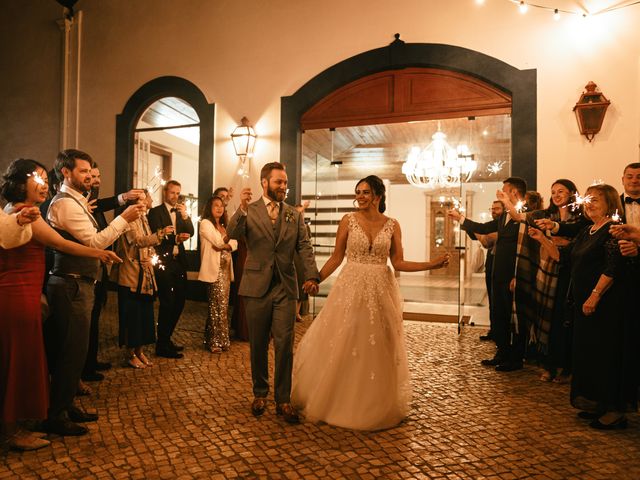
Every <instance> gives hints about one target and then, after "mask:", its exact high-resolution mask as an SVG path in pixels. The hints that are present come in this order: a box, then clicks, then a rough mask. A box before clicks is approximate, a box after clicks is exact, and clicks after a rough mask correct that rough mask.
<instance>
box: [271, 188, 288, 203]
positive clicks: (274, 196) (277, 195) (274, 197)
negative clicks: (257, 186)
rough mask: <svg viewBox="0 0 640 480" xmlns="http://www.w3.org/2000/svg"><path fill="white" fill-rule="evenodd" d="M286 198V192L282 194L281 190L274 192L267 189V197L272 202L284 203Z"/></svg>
mask: <svg viewBox="0 0 640 480" xmlns="http://www.w3.org/2000/svg"><path fill="white" fill-rule="evenodd" d="M285 196H286V192H282V191H280V190H273V189H271V187H267V197H269V198H270V199H271V200H275V201H276V202H282V201H283V200H284V197H285Z"/></svg>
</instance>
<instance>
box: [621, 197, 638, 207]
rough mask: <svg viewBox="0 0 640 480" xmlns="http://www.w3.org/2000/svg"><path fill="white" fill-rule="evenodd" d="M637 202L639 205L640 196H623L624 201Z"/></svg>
mask: <svg viewBox="0 0 640 480" xmlns="http://www.w3.org/2000/svg"><path fill="white" fill-rule="evenodd" d="M633 202H635V203H637V204H638V205H640V197H639V198H631V197H625V198H624V203H633Z"/></svg>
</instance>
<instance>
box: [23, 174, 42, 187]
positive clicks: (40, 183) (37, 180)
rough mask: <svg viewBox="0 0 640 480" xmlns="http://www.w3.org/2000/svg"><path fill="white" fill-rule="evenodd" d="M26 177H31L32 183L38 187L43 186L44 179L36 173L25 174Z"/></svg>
mask: <svg viewBox="0 0 640 480" xmlns="http://www.w3.org/2000/svg"><path fill="white" fill-rule="evenodd" d="M27 177H33V181H34V182H36V183H37V184H38V185H45V181H44V179H43V178H42V177H41V176H40V175H38V172H32V173H27Z"/></svg>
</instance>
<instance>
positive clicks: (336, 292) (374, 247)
mask: <svg viewBox="0 0 640 480" xmlns="http://www.w3.org/2000/svg"><path fill="white" fill-rule="evenodd" d="M355 194H356V202H357V207H358V211H357V212H354V213H350V214H347V215H345V216H344V217H343V218H342V220H341V221H340V225H339V227H338V232H337V235H336V246H335V250H334V252H333V254H332V256H331V258H329V260H328V261H327V263H326V264H325V265H324V267H323V268H322V271H321V272H320V279H321V281H322V280H324V279H326V278H327V277H329V276H330V275H331V274H332V273H333V272H334V271H335V270H336V269H337V268H338V267H339V266H340V264H341V263H342V260H343V259H344V256H345V255H346V256H347V263H346V265H345V266H344V267H343V268H342V271H341V272H340V274H339V275H338V278H337V279H336V282H335V284H334V286H333V287H332V289H331V292H330V293H329V296H328V297H327V300H326V303H325V305H324V307H323V308H322V311H321V312H320V314H319V315H318V316H317V317H316V319H315V320H314V322H313V323H312V324H311V326H310V327H309V329H308V330H307V332H306V334H305V335H304V337H303V338H302V340H301V341H300V344H299V346H298V349H297V351H296V355H295V357H294V367H293V388H292V395H291V396H292V400H291V401H292V403H293V405H294V406H295V407H297V408H299V409H301V410H302V412H303V413H304V415H305V417H306V418H307V420H311V421H323V422H326V423H329V424H331V425H336V426H339V427H344V428H350V429H355V430H380V429H384V428H389V427H393V426H395V425H397V424H398V423H400V422H401V421H402V419H403V418H405V417H406V416H407V414H408V412H409V402H410V400H411V385H410V379H409V368H408V364H407V353H406V349H405V343H404V329H403V326H402V298H401V295H400V289H399V288H398V283H397V282H396V279H395V277H394V275H393V271H392V270H391V268H389V267H388V266H387V259H389V258H390V259H391V264H392V265H393V268H394V269H395V270H397V271H404V272H418V271H423V270H431V269H435V268H442V267H444V266H445V265H447V263H448V262H449V255H443V256H441V257H439V258H437V259H435V260H434V261H431V262H409V261H406V260H404V256H403V252H402V238H401V231H400V225H399V224H398V222H397V221H396V220H394V219H392V218H389V217H386V216H385V215H383V212H384V211H385V187H384V184H383V182H382V180H381V179H380V178H378V177H376V176H374V175H370V176H368V177H366V178H364V179H362V180H360V181H359V182H358V183H357V185H356V189H355Z"/></svg>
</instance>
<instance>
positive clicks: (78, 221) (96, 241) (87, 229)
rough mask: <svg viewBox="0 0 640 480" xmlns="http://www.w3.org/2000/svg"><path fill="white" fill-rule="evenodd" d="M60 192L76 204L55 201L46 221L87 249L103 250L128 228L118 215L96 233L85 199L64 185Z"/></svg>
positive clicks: (95, 225) (66, 201)
mask: <svg viewBox="0 0 640 480" xmlns="http://www.w3.org/2000/svg"><path fill="white" fill-rule="evenodd" d="M60 191H61V192H64V193H66V194H68V195H70V196H72V197H73V198H74V199H75V200H77V202H76V201H74V200H73V199H71V198H61V199H59V200H57V201H56V202H54V203H52V204H51V206H50V207H49V211H48V212H47V220H48V221H49V224H50V225H51V226H52V227H54V228H58V229H60V230H64V231H66V232H68V233H69V234H71V235H73V237H74V238H75V239H76V240H78V241H79V242H80V243H82V244H84V245H86V246H87V247H93V248H99V249H104V248H106V247H108V246H109V245H111V244H112V243H113V242H114V241H115V240H116V239H117V238H118V237H119V236H120V235H121V234H122V233H123V232H125V231H127V229H128V228H129V224H128V223H127V221H126V220H125V219H124V218H122V217H121V216H120V215H118V216H117V217H116V218H115V219H114V220H113V221H112V222H111V223H110V224H109V225H108V226H107V228H105V229H104V230H101V231H100V232H98V227H97V226H98V224H97V222H96V221H95V219H94V218H93V216H92V215H91V213H89V210H87V199H86V197H85V196H84V195H82V194H81V193H80V192H78V191H76V190H74V189H73V188H71V187H69V186H67V185H65V184H63V185H62V187H61V188H60ZM78 203H79V204H80V205H78Z"/></svg>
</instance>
